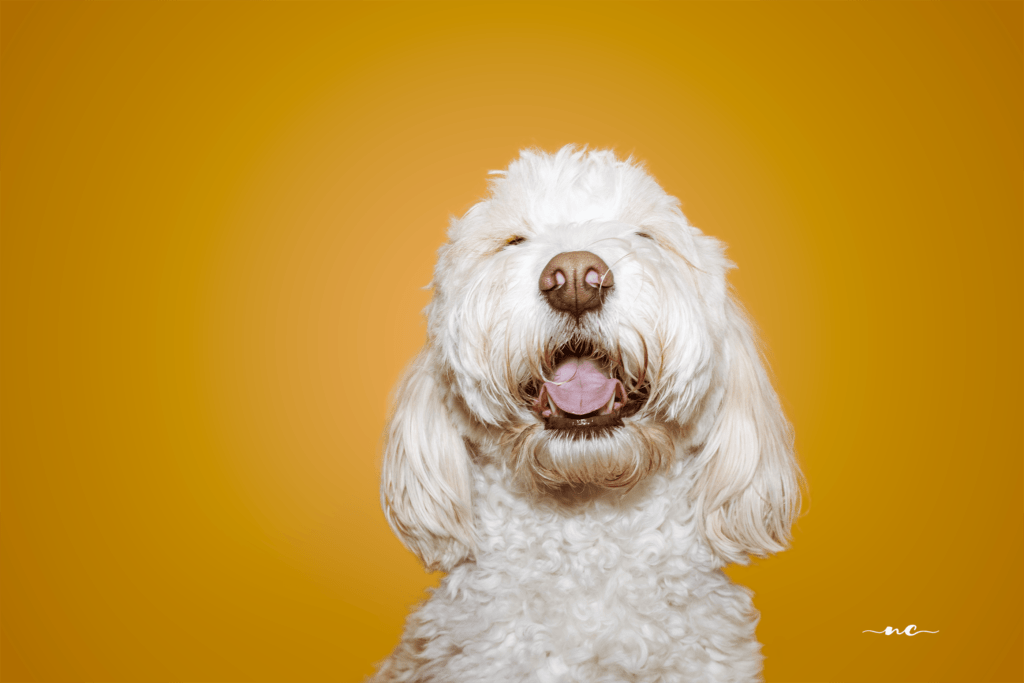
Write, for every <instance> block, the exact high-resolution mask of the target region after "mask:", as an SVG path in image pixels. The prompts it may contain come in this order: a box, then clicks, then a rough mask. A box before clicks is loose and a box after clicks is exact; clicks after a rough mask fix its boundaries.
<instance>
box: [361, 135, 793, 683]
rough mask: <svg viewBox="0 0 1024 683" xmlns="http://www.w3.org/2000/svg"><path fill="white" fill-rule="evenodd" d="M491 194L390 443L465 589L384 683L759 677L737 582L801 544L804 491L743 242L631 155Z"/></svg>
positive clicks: (500, 186) (588, 155) (600, 156)
mask: <svg viewBox="0 0 1024 683" xmlns="http://www.w3.org/2000/svg"><path fill="white" fill-rule="evenodd" d="M493 176H494V177H493V180H492V182H491V187H490V195H489V197H487V198H486V199H484V200H483V201H481V202H480V203H479V204H477V205H475V206H474V207H473V208H471V209H470V210H469V211H468V212H467V213H466V215H465V216H463V217H462V218H461V219H457V220H456V219H453V221H452V224H451V228H450V231H449V239H448V242H447V243H446V244H445V245H444V246H443V247H442V248H441V250H440V252H439V258H438V263H437V268H436V270H435V274H434V280H433V288H434V295H433V299H432V301H431V303H430V305H429V307H428V309H427V317H428V340H427V344H426V347H425V348H424V349H423V351H422V352H421V353H420V355H419V356H418V357H417V359H416V360H415V361H414V362H413V364H412V365H411V367H410V368H409V370H408V371H407V373H406V375H405V377H404V378H403V380H402V382H401V384H400V385H399V387H398V389H397V391H396V394H395V399H394V401H395V402H394V409H393V412H392V414H391V417H390V420H389V423H388V427H387V432H386V437H385V447H384V461H383V477H382V485H381V501H382V505H383V507H384V511H385V515H386V516H387V519H388V522H389V524H390V525H391V528H392V529H393V530H394V532H395V533H396V534H397V535H398V537H399V538H400V539H401V540H402V542H403V543H404V544H405V545H406V546H407V547H408V548H409V549H410V550H411V551H412V552H414V553H416V555H417V556H419V558H420V559H421V560H422V561H423V562H424V564H425V565H426V566H427V567H428V568H429V569H442V570H444V571H447V572H448V576H447V577H445V579H444V580H443V581H442V584H441V586H440V588H439V589H438V590H437V591H435V592H434V595H433V597H432V598H431V599H430V600H429V601H427V603H425V604H424V605H423V606H422V607H421V608H420V609H419V611H418V612H416V613H415V614H413V615H412V617H410V619H409V622H408V624H407V627H406V631H405V634H404V636H403V638H402V641H401V642H400V644H399V645H398V647H397V649H396V650H395V652H394V653H393V654H392V655H391V657H389V658H388V659H387V660H386V661H385V662H384V663H383V664H382V665H381V667H380V670H379V671H378V673H377V675H376V677H375V679H374V680H376V681H542V682H547V681H552V682H556V681H557V682H561V681H567V682H568V681H587V682H595V681H652V682H653V681H663V682H665V681H689V682H693V681H749V680H759V678H760V670H761V655H760V645H759V644H758V643H757V641H756V639H755V637H754V626H755V624H756V622H757V612H756V611H755V610H754V608H753V605H752V601H751V595H750V593H749V591H747V590H746V589H744V588H742V587H739V586H736V585H734V584H732V583H731V582H730V581H729V580H728V578H726V577H725V575H724V574H723V573H722V572H721V567H722V566H724V565H725V564H728V563H731V562H746V561H748V557H749V556H750V555H757V556H764V555H768V554H771V553H775V552H778V551H780V550H783V549H784V548H785V547H786V545H787V543H788V540H789V529H790V525H791V524H792V522H793V520H794V518H795V515H796V514H797V512H798V509H799V505H800V472H799V469H798V466H797V463H796V459H795V456H794V453H793V436H792V430H791V428H790V425H789V423H788V422H787V421H786V418H785V416H784V415H783V412H782V409H781V406H780V404H779V400H778V397H777V396H776V394H775V391H774V389H773V388H772V385H771V382H770V379H769V376H768V373H767V372H766V370H765V365H764V363H763V360H762V358H761V354H760V351H759V345H758V341H757V339H756V336H755V333H754V331H753V328H752V325H751V323H750V322H749V321H748V319H747V317H746V315H745V313H744V312H743V310H742V307H741V306H740V305H739V303H738V302H736V301H735V299H734V297H733V296H732V294H731V292H730V290H729V287H728V284H727V282H726V274H727V272H728V270H729V269H730V268H732V264H731V263H730V262H729V261H728V260H727V259H726V258H725V255H724V247H723V245H722V244H721V243H720V242H718V241H717V240H715V239H714V238H711V237H709V236H707V235H704V234H703V233H701V232H700V231H699V230H698V229H696V228H695V227H693V226H691V225H690V224H689V223H688V222H687V220H686V218H685V217H684V216H683V214H682V212H681V211H680V209H679V202H678V200H676V199H675V198H673V197H671V196H669V195H668V194H666V193H665V192H664V191H663V190H662V189H661V187H659V186H658V184H657V183H656V182H655V181H654V180H653V179H652V178H651V177H650V175H648V174H647V172H646V171H645V170H644V168H643V167H642V166H641V165H640V164H638V163H636V162H634V161H633V159H627V160H620V159H617V158H616V157H615V156H614V154H613V153H612V152H610V151H587V150H580V149H577V148H574V147H565V148H563V149H561V150H560V151H558V152H557V153H555V154H546V153H544V152H540V151H524V152H522V153H521V156H520V157H519V159H517V160H516V161H514V162H513V163H512V164H511V165H510V166H509V168H508V170H506V171H501V172H494V174H493ZM581 264H582V265H581ZM574 269H578V271H579V276H578V279H573V278H576V277H577V276H576V275H574V274H573V273H576V272H577V270H574ZM566 273H569V274H568V275H566ZM544 274H548V275H550V278H549V281H548V285H545V284H544V282H545V280H544V279H543V277H542V276H544ZM566 277H568V278H569V284H565V282H566ZM539 278H540V285H538V281H539ZM558 278H561V280H558ZM586 278H591V279H586ZM556 281H557V282H561V283H562V284H557V286H556V289H557V288H560V287H563V286H566V287H570V289H567V290H566V292H567V293H568V294H566V295H565V296H569V294H572V295H573V296H576V297H577V298H576V299H565V301H570V302H576V303H575V304H573V305H574V306H576V308H573V309H571V310H568V309H566V308H565V306H566V305H567V304H556V303H552V302H553V301H554V300H553V299H552V298H551V296H550V295H549V294H547V293H546V292H547V291H548V290H545V289H544V287H545V286H548V287H549V288H550V287H551V286H555V283H556ZM588 283H589V284H588ZM612 283H613V284H612ZM588 286H589V287H592V288H594V289H595V291H594V292H588V291H585V290H586V287H588ZM572 287H577V289H576V290H572V289H571V288H572ZM588 296H589V297H590V298H589V299H586V297H588ZM595 296H596V297H598V298H596V299H595V298H594V297H595ZM580 297H583V298H580ZM584 299H585V302H584V303H583V304H581V303H579V302H580V301H584ZM587 302H589V303H587ZM580 307H583V308H580ZM586 307H589V308H586ZM584 309H585V310H584ZM566 368H570V370H569V371H566ZM572 368H578V369H577V370H575V371H573V370H572ZM567 372H569V373H575V374H572V375H571V377H570V376H569V375H568V374H567ZM559 373H561V374H559ZM567 377H568V379H566V378H567ZM588 382H589V384H588ZM565 386H568V387H573V388H572V390H571V392H570V393H571V394H572V396H577V397H578V396H583V397H584V399H586V400H590V399H593V398H596V399H598V400H604V401H606V403H607V405H604V406H603V407H601V408H599V409H598V410H595V411H593V412H592V413H588V414H585V415H579V414H575V413H573V412H572V410H569V409H567V406H568V403H567V401H568V399H566V398H564V396H565V394H561V393H559V391H561V389H560V388H559V387H565ZM593 387H598V388H593ZM601 387H608V389H602V388H601ZM611 387H616V388H614V390H612V389H611ZM600 391H613V393H611V394H608V395H610V396H611V398H610V399H608V398H607V396H606V395H605V394H600ZM581 405H582V403H581Z"/></svg>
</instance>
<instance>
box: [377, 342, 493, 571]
mask: <svg viewBox="0 0 1024 683" xmlns="http://www.w3.org/2000/svg"><path fill="white" fill-rule="evenodd" d="M437 372H438V370H437V366H436V364H435V362H434V354H433V353H432V352H431V350H430V348H429V347H428V348H426V349H424V350H423V351H422V352H420V355H419V356H417V358H416V360H415V361H413V363H412V365H411V366H410V367H409V369H408V370H406V374H405V377H404V378H403V379H402V381H401V382H400V383H399V385H398V389H397V391H396V392H395V406H394V410H393V411H392V413H391V419H390V421H389V423H388V427H387V430H386V431H385V443H384V465H383V472H382V477H381V490H380V496H381V505H382V506H383V507H384V515H385V516H386V517H387V520H388V523H389V524H390V525H391V529H392V530H393V531H394V532H395V534H396V535H397V536H398V537H399V539H401V541H402V543H404V544H405V546H406V547H407V548H409V550H411V551H413V552H414V553H416V555H418V556H419V558H420V559H421V560H423V563H424V564H425V565H426V566H427V569H429V570H437V569H441V570H448V569H451V568H452V567H453V566H454V565H455V564H456V563H458V562H459V561H461V560H463V559H465V558H467V557H469V556H470V555H472V552H473V548H474V546H475V541H474V534H473V522H472V509H471V506H470V502H471V501H470V495H471V494H470V474H469V456H468V453H467V450H466V444H465V443H464V442H463V440H462V436H461V434H459V431H458V429H457V428H456V426H455V423H454V422H453V421H452V419H451V416H450V414H449V410H448V403H447V401H446V397H445V392H444V391H443V388H442V385H441V381H442V380H441V378H439V377H438V376H437V374H436V373H437Z"/></svg>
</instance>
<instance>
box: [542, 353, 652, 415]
mask: <svg viewBox="0 0 1024 683" xmlns="http://www.w3.org/2000/svg"><path fill="white" fill-rule="evenodd" d="M637 403H638V401H637V400H635V399H631V397H630V396H629V395H628V394H627V391H626V387H625V386H624V385H623V383H622V381H621V380H620V379H619V378H618V377H616V367H615V365H614V364H613V363H612V362H611V361H609V360H607V359H603V358H600V357H595V356H594V355H593V354H587V355H575V354H572V353H568V352H566V353H562V354H560V357H557V358H556V362H555V364H554V372H553V377H552V378H551V380H550V381H547V382H544V383H543V384H542V385H541V386H540V390H539V392H538V394H537V398H536V399H535V400H534V403H533V409H534V411H535V412H536V413H537V414H538V415H540V417H542V418H543V419H544V424H545V429H558V430H587V429H590V428H600V427H605V428H607V427H620V426H622V418H623V417H626V416H628V415H631V414H633V413H635V412H636V410H637V408H638V405H637Z"/></svg>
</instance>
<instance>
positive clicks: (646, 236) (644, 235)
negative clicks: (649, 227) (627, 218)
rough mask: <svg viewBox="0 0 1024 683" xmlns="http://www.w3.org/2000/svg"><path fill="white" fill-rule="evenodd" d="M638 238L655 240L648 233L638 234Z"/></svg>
mask: <svg viewBox="0 0 1024 683" xmlns="http://www.w3.org/2000/svg"><path fill="white" fill-rule="evenodd" d="M636 236H637V237H643V238H644V239H648V240H653V239H654V238H653V237H651V236H650V235H649V234H648V233H646V232H638V233H637V234H636Z"/></svg>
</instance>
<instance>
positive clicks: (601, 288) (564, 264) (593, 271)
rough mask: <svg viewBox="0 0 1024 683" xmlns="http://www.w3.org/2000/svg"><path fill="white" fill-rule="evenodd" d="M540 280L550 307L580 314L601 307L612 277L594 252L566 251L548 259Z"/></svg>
mask: <svg viewBox="0 0 1024 683" xmlns="http://www.w3.org/2000/svg"><path fill="white" fill-rule="evenodd" d="M539 284H540V293H541V294H543V295H544V296H546V297H547V299H548V303H549V304H550V305H551V307H552V308H555V309H557V310H560V311H568V312H570V313H573V314H574V315H580V314H582V313H583V312H584V311H588V310H590V309H592V308H598V307H600V305H601V304H602V303H603V302H604V297H605V296H606V295H607V294H608V290H609V289H611V287H612V286H613V285H614V284H615V281H614V280H613V278H612V271H611V268H609V267H608V266H607V264H605V262H604V261H602V260H601V257H600V256H598V255H597V254H593V253H591V252H589V251H567V252H564V253H562V254H559V255H558V256H556V257H555V258H553V259H551V260H550V261H548V264H547V265H546V266H544V270H543V271H542V272H541V274H540V283H539Z"/></svg>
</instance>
